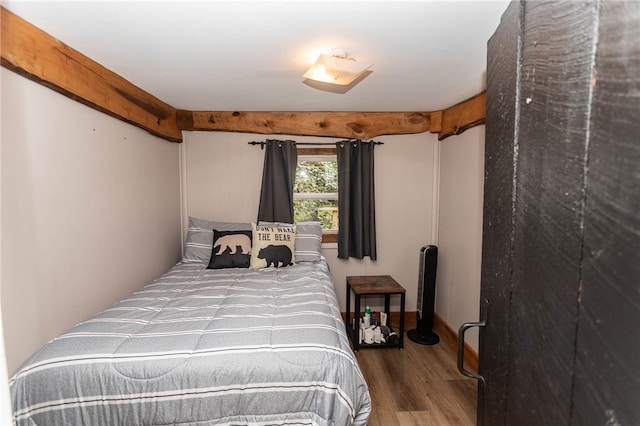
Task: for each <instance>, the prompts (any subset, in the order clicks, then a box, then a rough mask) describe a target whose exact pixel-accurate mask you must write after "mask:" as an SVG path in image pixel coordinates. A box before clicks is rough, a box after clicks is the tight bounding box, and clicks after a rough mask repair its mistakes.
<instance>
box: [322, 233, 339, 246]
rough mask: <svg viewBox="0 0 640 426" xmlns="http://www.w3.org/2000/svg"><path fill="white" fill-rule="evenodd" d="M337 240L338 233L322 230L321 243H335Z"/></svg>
mask: <svg viewBox="0 0 640 426" xmlns="http://www.w3.org/2000/svg"><path fill="white" fill-rule="evenodd" d="M337 242H338V233H337V232H323V233H322V244H325V243H337Z"/></svg>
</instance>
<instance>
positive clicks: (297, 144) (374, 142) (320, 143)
mask: <svg viewBox="0 0 640 426" xmlns="http://www.w3.org/2000/svg"><path fill="white" fill-rule="evenodd" d="M352 140H353V139H352ZM352 140H345V141H340V142H351V141H352ZM247 143H248V144H249V145H260V149H264V146H265V144H266V142H256V141H252V142H247ZM336 143H338V142H300V143H297V142H296V146H314V145H315V146H318V145H325V146H329V145H331V146H335V144H336ZM371 143H373V144H374V145H384V142H377V141H371Z"/></svg>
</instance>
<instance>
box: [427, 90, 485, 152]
mask: <svg viewBox="0 0 640 426" xmlns="http://www.w3.org/2000/svg"><path fill="white" fill-rule="evenodd" d="M486 103H487V95H486V93H485V92H482V93H479V94H477V95H475V96H474V97H472V98H469V99H467V100H466V101H463V102H460V103H459V104H456V105H454V106H452V107H449V108H447V109H445V110H443V111H442V128H441V129H440V130H439V131H438V140H440V141H441V140H443V139H445V138H448V137H449V136H453V135H459V134H460V133H462V132H464V131H465V130H467V129H470V128H471V127H474V126H479V125H480V124H484V122H485V118H486V116H487V107H486Z"/></svg>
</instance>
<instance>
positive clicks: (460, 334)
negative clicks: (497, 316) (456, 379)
mask: <svg viewBox="0 0 640 426" xmlns="http://www.w3.org/2000/svg"><path fill="white" fill-rule="evenodd" d="M486 325H487V323H486V321H479V322H465V323H464V324H462V325H461V326H460V329H458V370H459V371H460V372H461V373H462V374H464V375H465V376H467V377H471V378H472V379H477V380H480V381H481V382H482V384H483V385H484V383H485V382H484V377H483V376H481V375H479V374H475V373H473V372H471V371H469V370H466V369H465V368H464V333H465V332H466V331H467V330H468V329H470V328H471V327H485V326H486Z"/></svg>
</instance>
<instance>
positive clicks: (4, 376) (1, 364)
mask: <svg viewBox="0 0 640 426" xmlns="http://www.w3.org/2000/svg"><path fill="white" fill-rule="evenodd" d="M1 86H2V75H1V74H0V87H1ZM1 116H2V102H0V117H1ZM0 142H1V141H0ZM0 160H2V143H0ZM0 187H2V161H0ZM0 241H2V197H0ZM0 289H2V245H1V244H0ZM3 330H4V327H3V325H2V291H0V425H3V426H4V425H10V424H11V422H12V416H11V403H10V398H9V383H8V380H9V378H8V371H7V357H6V354H5V350H4V331H3Z"/></svg>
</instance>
